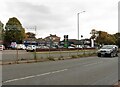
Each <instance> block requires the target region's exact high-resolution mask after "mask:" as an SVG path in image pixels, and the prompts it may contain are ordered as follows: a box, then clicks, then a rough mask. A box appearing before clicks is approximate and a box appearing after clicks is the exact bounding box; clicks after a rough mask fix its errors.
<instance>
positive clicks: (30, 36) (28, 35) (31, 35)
mask: <svg viewBox="0 0 120 87" xmlns="http://www.w3.org/2000/svg"><path fill="white" fill-rule="evenodd" d="M26 38H35V34H34V33H32V32H27V33H26Z"/></svg>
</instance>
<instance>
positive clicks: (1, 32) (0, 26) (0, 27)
mask: <svg viewBox="0 0 120 87" xmlns="http://www.w3.org/2000/svg"><path fill="white" fill-rule="evenodd" d="M3 26H4V24H3V23H2V22H1V21H0V40H1V41H3V38H4V37H3V36H4V28H3Z"/></svg>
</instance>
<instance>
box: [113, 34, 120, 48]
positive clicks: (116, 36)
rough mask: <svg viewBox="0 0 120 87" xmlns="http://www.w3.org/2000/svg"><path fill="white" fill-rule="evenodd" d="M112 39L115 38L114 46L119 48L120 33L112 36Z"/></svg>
mask: <svg viewBox="0 0 120 87" xmlns="http://www.w3.org/2000/svg"><path fill="white" fill-rule="evenodd" d="M114 37H115V38H116V45H118V46H119V47H120V32H118V33H116V34H114Z"/></svg>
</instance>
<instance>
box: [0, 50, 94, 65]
mask: <svg viewBox="0 0 120 87" xmlns="http://www.w3.org/2000/svg"><path fill="white" fill-rule="evenodd" d="M93 53H96V50H95V49H89V50H71V49H69V50H62V49H59V50H57V51H51V50H49V51H45V50H44V51H39V52H26V51H25V50H4V51H3V52H2V60H1V61H2V64H6V63H7V64H11V63H21V62H31V61H44V60H55V59H58V60H59V59H66V58H74V57H81V56H90V55H91V54H93Z"/></svg>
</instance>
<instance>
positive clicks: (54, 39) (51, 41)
mask: <svg viewBox="0 0 120 87" xmlns="http://www.w3.org/2000/svg"><path fill="white" fill-rule="evenodd" d="M44 40H45V41H46V42H47V45H49V46H50V45H53V46H55V45H59V42H60V37H58V36H57V35H56V34H55V35H52V34H50V35H49V36H47V37H45V38H44Z"/></svg>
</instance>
